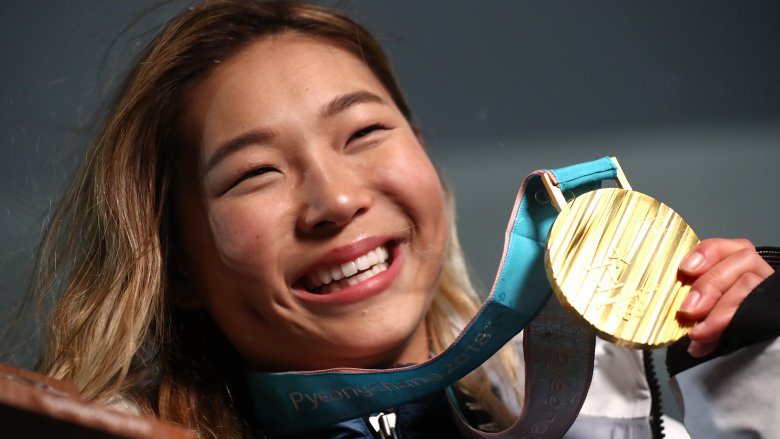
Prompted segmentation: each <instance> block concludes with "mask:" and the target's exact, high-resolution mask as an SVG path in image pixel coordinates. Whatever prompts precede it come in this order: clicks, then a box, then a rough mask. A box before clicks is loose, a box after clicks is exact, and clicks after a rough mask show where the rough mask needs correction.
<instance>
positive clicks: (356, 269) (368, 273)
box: [304, 245, 390, 294]
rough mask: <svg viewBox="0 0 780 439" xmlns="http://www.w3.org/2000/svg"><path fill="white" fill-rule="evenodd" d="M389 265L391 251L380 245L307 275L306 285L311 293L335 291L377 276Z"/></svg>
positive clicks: (305, 278)
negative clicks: (341, 262) (360, 254)
mask: <svg viewBox="0 0 780 439" xmlns="http://www.w3.org/2000/svg"><path fill="white" fill-rule="evenodd" d="M389 265H390V252H389V251H388V249H387V247H386V246H385V245H380V246H378V247H376V248H374V249H372V250H369V251H368V252H367V253H366V254H364V255H362V256H358V257H357V258H355V259H353V260H351V261H347V262H345V263H343V264H336V265H333V266H330V267H324V268H321V269H319V270H317V271H316V272H314V273H310V274H308V275H306V276H305V277H304V285H305V286H306V289H307V290H308V291H309V292H311V293H315V294H328V293H334V292H336V291H339V290H342V289H344V288H347V287H351V286H354V285H357V284H358V283H360V282H363V281H365V280H368V279H370V278H372V277H374V276H376V275H377V274H379V273H381V272H383V271H385V270H387V268H388V266H389Z"/></svg>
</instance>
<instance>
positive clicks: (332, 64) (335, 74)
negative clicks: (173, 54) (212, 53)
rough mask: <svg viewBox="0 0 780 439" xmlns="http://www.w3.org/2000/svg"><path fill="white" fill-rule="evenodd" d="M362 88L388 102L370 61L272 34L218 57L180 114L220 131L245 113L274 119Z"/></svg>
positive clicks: (325, 44)
mask: <svg viewBox="0 0 780 439" xmlns="http://www.w3.org/2000/svg"><path fill="white" fill-rule="evenodd" d="M361 89H362V90H367V91H370V92H372V93H375V94H377V95H379V96H381V97H382V98H385V100H386V101H387V102H392V98H391V97H390V96H389V93H388V92H387V91H386V90H385V88H384V86H383V85H382V84H381V82H380V81H379V80H378V79H377V78H376V76H375V75H374V74H373V73H372V72H371V70H370V69H369V68H368V66H367V65H366V64H365V63H364V62H363V61H362V60H361V59H359V58H358V57H356V56H355V55H353V54H352V53H351V52H349V51H348V50H346V49H344V48H343V47H340V46H339V45H336V44H334V43H332V42H329V41H327V40H323V39H316V38H313V37H308V36H303V35H297V34H282V35H276V36H270V37H265V38H263V39H261V40H259V41H257V42H254V43H251V44H250V45H249V46H247V47H246V48H244V49H243V50H242V51H240V52H239V53H238V54H236V55H234V56H232V57H231V58H229V59H227V60H225V61H223V62H220V63H219V64H218V65H217V67H216V68H215V69H214V70H213V71H212V72H211V73H210V74H209V75H208V76H206V77H205V78H204V79H203V80H202V81H201V82H200V83H199V84H198V85H197V86H196V87H195V88H194V89H193V91H192V92H191V93H190V95H189V96H188V99H187V105H185V115H184V119H185V122H186V125H187V126H188V128H199V129H201V130H208V126H209V125H219V126H220V129H221V130H224V129H225V128H227V127H226V126H225V124H228V125H229V126H233V125H236V124H237V123H247V122H246V121H245V119H248V118H253V120H254V123H256V122H257V116H261V115H262V117H263V119H264V120H265V121H266V122H268V123H273V122H274V121H275V119H277V118H279V117H281V116H284V115H285V114H287V113H289V112H296V113H301V112H306V111H309V110H311V111H313V110H314V109H315V107H316V106H317V105H320V104H323V103H324V102H327V101H328V100H330V99H332V98H333V96H334V95H338V94H343V93H349V92H353V91H356V90H361ZM240 121H245V122H240ZM200 134H201V135H207V134H208V133H206V132H201V133H200Z"/></svg>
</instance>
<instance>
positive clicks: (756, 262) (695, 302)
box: [679, 248, 773, 320]
mask: <svg viewBox="0 0 780 439" xmlns="http://www.w3.org/2000/svg"><path fill="white" fill-rule="evenodd" d="M772 272H773V270H772V267H770V266H769V264H767V263H766V261H764V259H763V258H761V256H760V255H759V254H758V253H756V252H755V250H754V249H751V248H742V249H741V250H738V251H736V252H734V253H732V254H730V255H728V256H727V257H726V258H725V259H722V260H721V261H719V262H718V263H717V264H715V265H714V266H712V267H710V269H709V270H707V271H706V272H704V273H703V274H702V275H701V276H699V278H698V279H696V281H694V283H693V284H692V285H691V290H690V292H689V293H688V296H687V297H686V298H685V300H684V301H683V303H682V304H681V306H680V311H679V312H680V317H682V318H685V319H692V320H699V319H703V318H704V317H706V316H707V314H708V313H709V312H710V311H711V309H712V307H714V306H715V304H716V303H717V302H718V300H719V298H720V296H721V295H722V294H723V293H724V292H725V291H728V290H729V289H730V288H731V286H732V285H734V283H736V282H737V280H738V279H739V278H740V276H742V275H743V274H745V273H753V274H755V275H757V276H758V277H759V278H761V279H762V280H763V279H765V278H767V277H768V276H769V275H770V274H772Z"/></svg>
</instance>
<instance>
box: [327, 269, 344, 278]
mask: <svg viewBox="0 0 780 439" xmlns="http://www.w3.org/2000/svg"><path fill="white" fill-rule="evenodd" d="M330 276H331V277H332V278H333V280H341V279H344V274H343V273H342V272H341V267H331V269H330Z"/></svg>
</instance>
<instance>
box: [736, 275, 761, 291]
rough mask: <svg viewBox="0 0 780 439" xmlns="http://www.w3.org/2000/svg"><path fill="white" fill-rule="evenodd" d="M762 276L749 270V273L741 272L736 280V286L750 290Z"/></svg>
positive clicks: (759, 281) (758, 282)
mask: <svg viewBox="0 0 780 439" xmlns="http://www.w3.org/2000/svg"><path fill="white" fill-rule="evenodd" d="M763 280H764V278H762V277H761V276H759V275H757V274H756V273H753V272H749V273H742V275H741V276H740V277H739V279H738V280H737V286H738V287H740V288H746V289H748V290H752V289H753V288H755V287H756V286H758V284H760V283H761V282H762V281H763Z"/></svg>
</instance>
